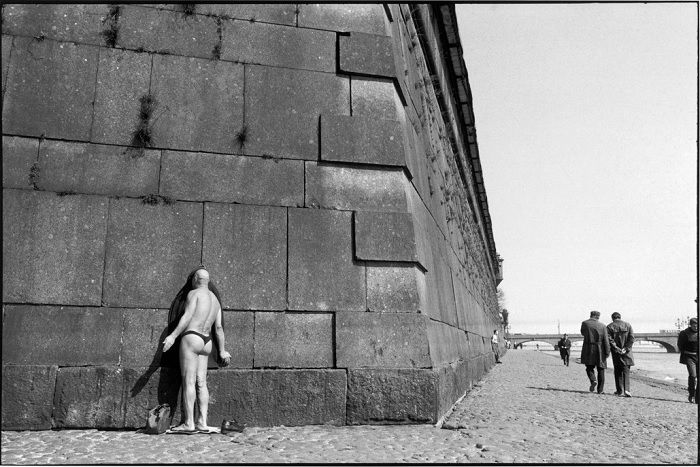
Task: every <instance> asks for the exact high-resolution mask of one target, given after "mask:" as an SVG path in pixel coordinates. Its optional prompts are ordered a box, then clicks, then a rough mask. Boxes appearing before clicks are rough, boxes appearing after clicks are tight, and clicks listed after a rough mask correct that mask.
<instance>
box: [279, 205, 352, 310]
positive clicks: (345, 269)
mask: <svg viewBox="0 0 700 467" xmlns="http://www.w3.org/2000/svg"><path fill="white" fill-rule="evenodd" d="M288 293H289V309H290V310H322V311H336V310H338V311H341V310H342V311H364V310H365V309H366V301H365V269H364V267H363V266H361V265H356V264H354V263H353V260H352V221H351V213H349V212H337V211H326V210H316V209H293V208H290V210H289V292H288Z"/></svg>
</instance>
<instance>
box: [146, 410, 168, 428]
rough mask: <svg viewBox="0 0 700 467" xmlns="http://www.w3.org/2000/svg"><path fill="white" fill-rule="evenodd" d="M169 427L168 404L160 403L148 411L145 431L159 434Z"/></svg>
mask: <svg viewBox="0 0 700 467" xmlns="http://www.w3.org/2000/svg"><path fill="white" fill-rule="evenodd" d="M168 428H170V405H169V404H161V405H159V406H158V407H155V408H153V409H151V410H149V411H148V422H147V423H146V433H148V434H151V435H160V434H163V433H165V432H166V431H167V430H168Z"/></svg>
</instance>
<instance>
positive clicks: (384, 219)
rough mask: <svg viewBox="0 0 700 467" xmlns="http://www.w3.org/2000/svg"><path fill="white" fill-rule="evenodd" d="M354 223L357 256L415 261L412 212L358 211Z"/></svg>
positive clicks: (384, 259)
mask: <svg viewBox="0 0 700 467" xmlns="http://www.w3.org/2000/svg"><path fill="white" fill-rule="evenodd" d="M354 225H355V256H356V257H357V258H358V259H364V260H373V261H407V262H417V261H418V258H417V255H416V240H415V237H414V235H413V215H412V214H411V213H403V212H371V211H358V212H357V213H355V222H354Z"/></svg>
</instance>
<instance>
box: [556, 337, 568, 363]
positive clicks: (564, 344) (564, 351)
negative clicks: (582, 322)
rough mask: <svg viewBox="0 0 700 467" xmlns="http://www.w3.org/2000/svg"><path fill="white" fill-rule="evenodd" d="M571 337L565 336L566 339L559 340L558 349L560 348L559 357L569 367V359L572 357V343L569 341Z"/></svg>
mask: <svg viewBox="0 0 700 467" xmlns="http://www.w3.org/2000/svg"><path fill="white" fill-rule="evenodd" d="M568 336H569V335H568V334H566V333H565V334H564V337H562V338H561V339H559V342H558V343H557V347H559V355H561V359H562V360H564V365H566V366H569V357H570V356H571V341H570V340H569V337H568Z"/></svg>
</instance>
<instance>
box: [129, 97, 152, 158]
mask: <svg viewBox="0 0 700 467" xmlns="http://www.w3.org/2000/svg"><path fill="white" fill-rule="evenodd" d="M139 102H140V103H141V107H140V108H139V119H138V122H137V123H136V129H135V130H134V132H133V134H132V136H131V146H134V147H136V148H138V151H134V152H133V153H132V157H138V156H142V155H143V150H144V149H145V148H148V147H151V146H152V145H153V135H152V130H151V118H152V117H153V111H154V110H155V108H156V105H157V103H156V99H155V97H153V96H152V95H151V94H145V95H143V96H141V98H140V99H139Z"/></svg>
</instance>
